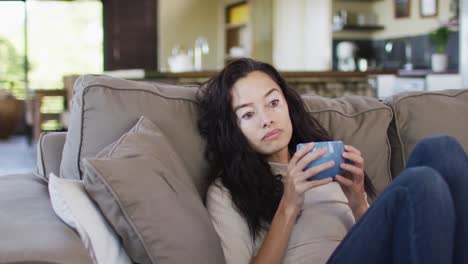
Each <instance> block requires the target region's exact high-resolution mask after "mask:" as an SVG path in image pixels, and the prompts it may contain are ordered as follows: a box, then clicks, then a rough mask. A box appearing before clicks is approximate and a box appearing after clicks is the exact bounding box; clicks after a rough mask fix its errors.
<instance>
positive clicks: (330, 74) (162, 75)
mask: <svg viewBox="0 0 468 264" xmlns="http://www.w3.org/2000/svg"><path fill="white" fill-rule="evenodd" d="M217 73H218V71H199V72H177V73H176V72H159V71H151V70H150V71H145V79H179V78H211V77H213V76H215V75H216V74H217ZM280 73H281V75H282V76H283V77H285V78H303V77H315V78H320V77H321V78H352V77H367V76H372V75H378V74H398V70H376V71H365V72H359V71H355V72H339V71H282V72H280Z"/></svg>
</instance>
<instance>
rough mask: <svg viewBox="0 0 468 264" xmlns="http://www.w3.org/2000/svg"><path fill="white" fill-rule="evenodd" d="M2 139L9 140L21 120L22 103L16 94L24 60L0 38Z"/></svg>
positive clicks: (0, 129) (0, 121)
mask: <svg viewBox="0 0 468 264" xmlns="http://www.w3.org/2000/svg"><path fill="white" fill-rule="evenodd" d="M0 60H1V61H2V63H1V65H0V139H6V138H8V137H9V136H10V135H11V134H12V133H13V131H14V129H15V128H16V127H17V125H18V123H19V122H20V120H21V115H22V111H23V110H22V108H23V107H22V103H21V101H20V100H18V99H16V97H15V96H14V95H15V92H17V91H18V90H19V89H20V85H19V84H20V81H19V80H20V79H21V77H22V74H23V73H22V71H23V63H22V61H23V58H22V56H21V55H19V54H18V53H17V52H16V50H15V47H14V45H13V44H12V43H11V42H9V41H8V40H7V39H4V38H0Z"/></svg>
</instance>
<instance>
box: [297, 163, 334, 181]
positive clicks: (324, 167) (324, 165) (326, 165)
mask: <svg viewBox="0 0 468 264" xmlns="http://www.w3.org/2000/svg"><path fill="white" fill-rule="evenodd" d="M333 165H335V161H333V160H331V161H328V162H325V163H322V164H320V165H317V166H314V167H312V168H310V169H307V170H306V171H304V173H302V174H301V176H300V177H299V179H298V180H300V181H305V180H307V179H309V178H311V177H312V178H313V177H314V176H315V175H317V174H319V173H320V172H322V171H325V170H328V169H329V168H331V167H333Z"/></svg>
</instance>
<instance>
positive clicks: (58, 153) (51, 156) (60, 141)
mask: <svg viewBox="0 0 468 264" xmlns="http://www.w3.org/2000/svg"><path fill="white" fill-rule="evenodd" d="M66 136H67V132H43V133H42V134H41V136H40V137H39V141H38V143H37V165H36V169H35V170H34V174H35V175H36V176H39V177H41V178H43V179H44V180H46V181H48V179H49V174H50V173H51V172H53V173H54V174H56V175H57V176H59V175H60V162H61V161H62V151H63V146H64V144H65V139H66Z"/></svg>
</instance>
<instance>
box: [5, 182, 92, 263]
mask: <svg viewBox="0 0 468 264" xmlns="http://www.w3.org/2000/svg"><path fill="white" fill-rule="evenodd" d="M0 234H1V235H0V263H70V264H75V263H76V264H91V263H92V260H91V257H90V256H89V254H88V251H87V250H86V248H85V247H84V245H83V242H81V239H80V237H79V236H78V235H77V233H76V232H75V231H74V230H73V229H71V228H70V227H68V226H67V225H66V224H65V223H64V222H63V221H62V220H61V219H60V218H59V217H57V215H56V214H55V212H54V210H53V208H52V204H51V202H50V198H49V193H48V189H47V183H46V182H44V181H43V180H41V179H39V178H38V177H36V176H35V175H32V173H29V174H18V175H5V176H1V177H0Z"/></svg>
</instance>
